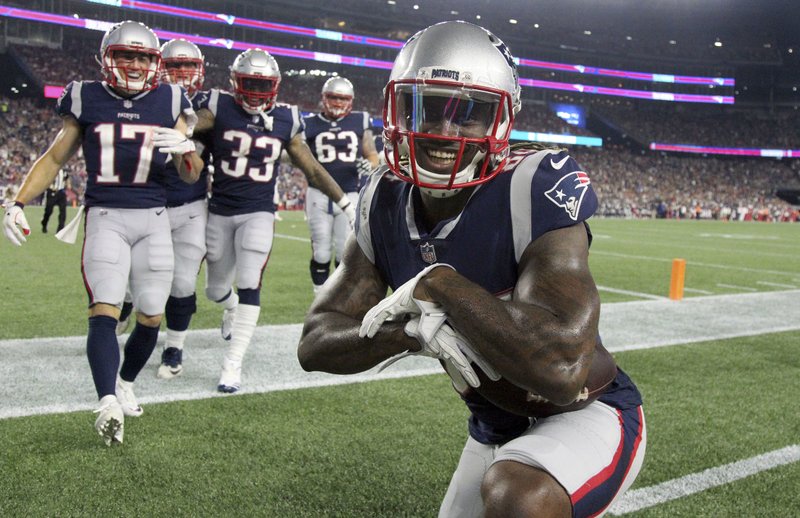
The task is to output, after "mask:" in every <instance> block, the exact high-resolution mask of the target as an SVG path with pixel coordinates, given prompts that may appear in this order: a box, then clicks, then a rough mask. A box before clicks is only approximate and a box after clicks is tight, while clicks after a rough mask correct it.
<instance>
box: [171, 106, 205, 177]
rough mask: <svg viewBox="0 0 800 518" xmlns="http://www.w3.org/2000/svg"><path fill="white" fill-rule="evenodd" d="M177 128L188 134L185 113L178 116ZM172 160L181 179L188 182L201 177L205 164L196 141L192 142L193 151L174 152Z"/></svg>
mask: <svg viewBox="0 0 800 518" xmlns="http://www.w3.org/2000/svg"><path fill="white" fill-rule="evenodd" d="M175 129H176V130H178V131H180V132H181V133H183V134H184V135H187V134H188V131H189V128H188V126H187V125H186V118H185V116H184V115H183V114H181V116H180V117H179V118H178V123H177V124H176V125H175ZM187 138H189V137H187ZM190 141H191V140H190ZM172 162H173V163H174V164H175V169H177V170H178V175H180V177H181V180H183V181H184V182H186V183H194V182H196V181H197V179H198V178H200V172H201V171H202V170H203V167H204V166H205V164H204V163H203V159H202V158H200V153H198V152H197V150H196V148H195V145H194V142H192V151H190V152H188V153H184V154H182V155H181V154H178V153H173V154H172Z"/></svg>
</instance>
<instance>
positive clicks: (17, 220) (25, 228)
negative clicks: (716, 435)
mask: <svg viewBox="0 0 800 518" xmlns="http://www.w3.org/2000/svg"><path fill="white" fill-rule="evenodd" d="M17 227H19V228H17ZM20 229H22V230H21V231H20ZM3 231H4V232H5V234H6V237H7V238H8V240H9V241H11V242H12V243H13V244H15V245H16V246H22V243H24V242H25V241H27V239H25V236H27V235H29V234H30V233H31V227H30V225H28V220H27V219H26V218H25V213H24V212H22V207H20V206H19V205H17V204H16V203H14V202H9V204H8V205H7V206H6V213H5V215H4V216H3Z"/></svg>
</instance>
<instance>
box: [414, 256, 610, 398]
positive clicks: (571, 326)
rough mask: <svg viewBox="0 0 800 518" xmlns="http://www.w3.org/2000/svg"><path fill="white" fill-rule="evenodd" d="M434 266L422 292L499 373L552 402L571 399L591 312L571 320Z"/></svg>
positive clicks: (589, 344) (580, 377)
mask: <svg viewBox="0 0 800 518" xmlns="http://www.w3.org/2000/svg"><path fill="white" fill-rule="evenodd" d="M437 270H442V272H437V273H438V274H439V275H437V276H435V277H434V276H430V277H431V279H428V277H426V278H424V279H423V281H422V282H425V287H426V289H427V291H428V294H429V295H430V297H431V298H432V299H433V300H435V301H437V302H439V303H440V304H442V305H443V306H444V307H445V310H446V311H447V314H448V318H449V320H450V321H451V322H452V323H453V325H454V327H455V328H456V329H458V330H459V331H461V332H462V333H463V334H464V336H465V337H466V338H467V340H469V342H470V343H471V344H472V345H473V346H474V347H475V348H476V349H477V350H478V351H480V352H481V354H483V356H484V357H485V358H486V359H487V361H488V362H489V363H490V364H491V365H492V366H493V367H494V368H495V369H496V370H497V371H498V372H499V373H500V374H501V375H502V376H503V377H504V378H506V379H507V380H509V381H511V382H512V383H514V384H515V385H517V386H519V387H522V388H524V389H526V390H528V391H530V392H533V393H536V394H540V395H542V396H544V397H546V398H547V399H549V400H550V401H552V402H554V403H556V404H562V403H563V404H567V403H570V402H572V401H574V399H575V397H576V395H577V394H578V393H579V392H580V390H581V389H582V388H583V386H584V383H585V380H586V374H587V373H588V365H585V364H584V362H585V358H584V357H583V356H582V351H584V350H586V349H588V350H589V351H592V350H593V347H594V341H595V340H596V337H597V327H596V324H597V319H596V318H593V319H592V318H589V319H587V321H586V322H585V323H583V324H576V323H575V322H574V321H573V317H569V318H568V319H565V316H564V315H556V314H554V313H553V312H552V311H551V310H550V309H548V308H544V307H540V306H536V305H533V304H527V303H523V302H504V301H501V300H499V299H498V298H497V297H495V296H494V295H492V294H491V293H489V292H488V291H486V290H484V289H483V288H481V287H480V286H478V285H476V284H474V283H472V282H471V281H469V280H468V279H466V278H464V277H463V276H461V275H459V274H457V273H455V272H453V271H449V272H448V271H447V270H448V269H446V268H440V269H437ZM445 275H446V277H445ZM426 280H427V282H426ZM589 313H591V312H589Z"/></svg>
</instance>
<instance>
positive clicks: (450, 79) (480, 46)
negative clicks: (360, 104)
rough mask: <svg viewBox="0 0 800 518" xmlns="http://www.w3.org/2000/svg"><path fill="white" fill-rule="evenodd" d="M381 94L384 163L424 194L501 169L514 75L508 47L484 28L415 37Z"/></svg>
mask: <svg viewBox="0 0 800 518" xmlns="http://www.w3.org/2000/svg"><path fill="white" fill-rule="evenodd" d="M384 96H385V102H384V111H383V126H384V131H383V141H384V154H385V156H386V162H387V164H388V165H389V168H390V169H391V170H392V172H393V173H394V174H395V175H397V176H398V177H400V178H401V179H402V180H404V181H407V182H411V183H413V184H415V185H417V186H419V187H420V189H421V190H422V191H423V192H425V193H427V194H429V195H431V196H435V197H441V198H444V197H448V196H452V195H453V194H455V193H457V192H458V191H459V190H460V189H462V188H464V187H470V186H473V185H478V184H481V183H484V182H486V181H488V180H490V179H491V178H493V177H494V176H495V175H496V174H497V173H499V172H500V170H501V169H502V167H503V165H504V164H505V162H506V160H507V158H508V153H509V144H508V139H509V136H510V135H511V128H512V126H513V123H514V116H515V115H516V113H517V112H519V110H520V107H521V102H520V87H519V76H518V75H517V67H516V64H515V62H514V58H513V57H512V56H511V53H510V52H509V50H508V48H507V47H506V46H505V44H504V43H503V42H502V41H500V39H499V38H497V36H495V35H494V34H492V33H491V32H489V31H487V30H486V29H484V28H483V27H479V26H477V25H473V24H471V23H467V22H461V21H450V22H442V23H438V24H436V25H432V26H430V27H428V28H427V29H423V30H421V31H420V32H418V33H417V34H415V35H414V36H412V37H411V38H410V39H409V40H408V41H407V42H406V44H405V45H404V46H403V48H402V49H400V52H399V53H398V55H397V58H396V59H395V61H394V66H393V68H392V72H391V74H390V76H389V83H388V84H387V85H386V88H385V89H384Z"/></svg>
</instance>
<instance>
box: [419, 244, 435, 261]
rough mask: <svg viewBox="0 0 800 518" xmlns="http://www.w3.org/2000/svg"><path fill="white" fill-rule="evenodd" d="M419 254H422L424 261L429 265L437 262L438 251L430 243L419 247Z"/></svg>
mask: <svg viewBox="0 0 800 518" xmlns="http://www.w3.org/2000/svg"><path fill="white" fill-rule="evenodd" d="M419 252H420V254H422V260H423V261H425V262H426V263H428V264H433V263H435V262H436V249H435V248H433V245H432V244H430V243H424V244H422V245H420V246H419Z"/></svg>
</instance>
